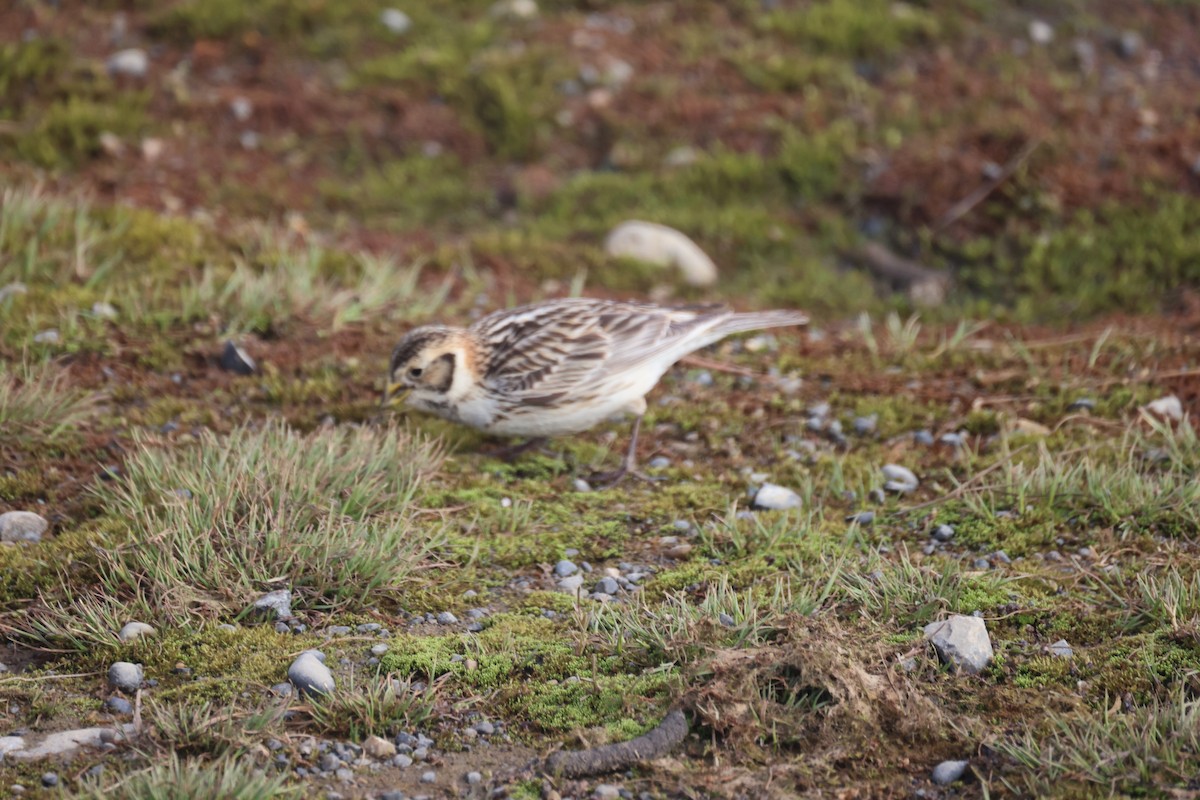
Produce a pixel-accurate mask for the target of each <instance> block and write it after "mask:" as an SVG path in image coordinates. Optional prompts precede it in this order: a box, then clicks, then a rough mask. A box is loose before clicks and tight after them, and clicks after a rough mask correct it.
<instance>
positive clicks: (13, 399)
mask: <svg viewBox="0 0 1200 800" xmlns="http://www.w3.org/2000/svg"><path fill="white" fill-rule="evenodd" d="M65 377H66V376H65V375H64V374H63V372H62V371H61V370H58V369H55V368H54V367H51V366H50V365H48V364H38V365H34V364H30V363H27V362H26V363H22V364H17V365H9V364H6V363H5V362H4V361H0V431H3V432H4V434H5V435H6V436H16V437H21V436H38V437H40V438H41V439H42V440H43V441H53V440H54V439H57V438H59V437H60V436H61V435H62V434H63V433H65V432H66V431H68V430H70V429H71V428H72V427H73V426H75V425H78V424H79V423H80V422H82V421H83V420H85V419H87V417H88V416H89V415H90V414H91V413H93V411H94V410H95V401H94V398H92V397H90V396H88V395H87V394H85V393H83V392H80V391H78V390H76V389H71V388H68V386H67V385H66V380H65Z"/></svg>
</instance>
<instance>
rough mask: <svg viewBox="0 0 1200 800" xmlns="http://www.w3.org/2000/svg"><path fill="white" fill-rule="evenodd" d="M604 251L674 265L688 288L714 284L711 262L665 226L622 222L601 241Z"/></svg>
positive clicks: (618, 256) (678, 234)
mask: <svg viewBox="0 0 1200 800" xmlns="http://www.w3.org/2000/svg"><path fill="white" fill-rule="evenodd" d="M604 250H605V252H607V253H608V254H609V255H610V256H612V257H614V258H633V259H637V260H638V261H645V262H647V263H650V264H657V265H659V266H664V267H668V266H674V267H675V268H676V269H678V270H679V272H680V274H681V276H682V277H683V281H684V283H686V284H688V285H690V286H711V285H712V284H714V283H716V281H717V265H716V264H714V263H713V260H712V259H711V258H709V257H708V255H707V254H706V253H705V252H704V251H703V250H701V249H700V246H699V245H697V244H696V243H695V242H693V241H692V240H691V239H689V238H688V237H687V236H686V235H684V234H683V233H681V232H679V231H677V230H675V229H674V228H668V227H667V226H666V225H659V224H658V223H655V222H644V221H641V220H629V221H627V222H622V223H621V224H620V225H618V226H617V227H615V228H613V230H612V232H611V233H609V234H608V237H607V238H606V239H605V240H604Z"/></svg>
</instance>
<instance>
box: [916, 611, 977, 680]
mask: <svg viewBox="0 0 1200 800" xmlns="http://www.w3.org/2000/svg"><path fill="white" fill-rule="evenodd" d="M923 630H924V633H925V638H926V639H928V640H929V641H930V642H932V643H933V648H934V650H936V651H937V654H938V657H939V658H940V659H941V660H942V662H943V663H946V664H950V665H952V666H954V667H957V668H959V669H962V670H964V671H966V672H969V673H971V674H976V673H979V672H981V671H983V669H984V668H986V667H987V665H988V664H989V663H991V661H992V656H993V655H994V653H993V651H992V640H991V639H990V638H989V637H988V632H987V625H986V624H985V623H984V621H983V620H982V619H980V618H979V617H965V616H962V615H961V614H955V615H954V616H952V617H950V618H949V619H945V620H942V621H940V622H931V623H929V624H928V625H926V626H925V627H924V629H923Z"/></svg>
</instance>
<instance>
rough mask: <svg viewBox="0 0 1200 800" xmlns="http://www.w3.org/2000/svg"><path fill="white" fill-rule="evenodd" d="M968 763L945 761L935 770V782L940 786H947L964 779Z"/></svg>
mask: <svg viewBox="0 0 1200 800" xmlns="http://www.w3.org/2000/svg"><path fill="white" fill-rule="evenodd" d="M967 766H968V762H966V761H943V762H942V763H940V764H938V765H937V766H936V767H934V768H933V775H932V778H933V782H934V783H936V784H937V785H938V786H947V785H949V784H951V783H954V782H955V781H956V780H959V779H960V778H962V776H963V773H965V772H966V771H967Z"/></svg>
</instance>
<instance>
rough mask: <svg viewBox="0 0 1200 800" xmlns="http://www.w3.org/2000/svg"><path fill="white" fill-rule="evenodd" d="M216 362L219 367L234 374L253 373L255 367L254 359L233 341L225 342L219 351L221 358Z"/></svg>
mask: <svg viewBox="0 0 1200 800" xmlns="http://www.w3.org/2000/svg"><path fill="white" fill-rule="evenodd" d="M218 363H219V364H220V366H221V369H223V370H225V371H226V372H232V373H234V374H235V375H253V374H254V371H255V370H256V369H257V365H256V364H255V363H254V359H253V358H251V357H250V356H249V354H247V353H246V351H245V350H243V349H242V348H240V347H238V346H237V345H236V344H234V343H233V342H225V349H224V350H222V351H221V358H220V361H219V362H218Z"/></svg>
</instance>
